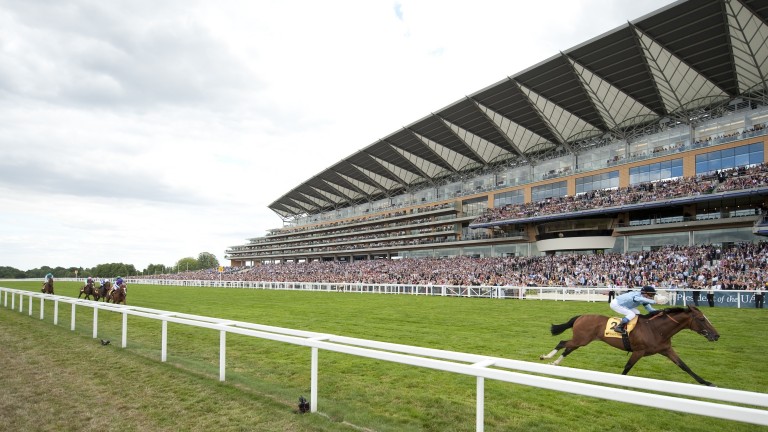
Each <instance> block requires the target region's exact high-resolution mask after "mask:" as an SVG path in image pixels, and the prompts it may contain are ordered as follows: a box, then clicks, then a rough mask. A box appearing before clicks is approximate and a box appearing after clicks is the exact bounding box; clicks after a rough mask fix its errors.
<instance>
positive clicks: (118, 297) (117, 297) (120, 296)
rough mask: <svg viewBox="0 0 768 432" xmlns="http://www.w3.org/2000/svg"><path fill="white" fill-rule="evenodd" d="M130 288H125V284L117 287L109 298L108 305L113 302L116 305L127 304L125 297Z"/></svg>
mask: <svg viewBox="0 0 768 432" xmlns="http://www.w3.org/2000/svg"><path fill="white" fill-rule="evenodd" d="M127 288H128V287H126V286H125V282H123V283H121V284H120V285H118V286H116V287H115V289H113V290H112V292H111V293H110V294H109V296H108V297H107V303H109V302H110V301H112V303H114V304H118V303H122V304H126V303H125V297H126V293H127V291H128V289H127Z"/></svg>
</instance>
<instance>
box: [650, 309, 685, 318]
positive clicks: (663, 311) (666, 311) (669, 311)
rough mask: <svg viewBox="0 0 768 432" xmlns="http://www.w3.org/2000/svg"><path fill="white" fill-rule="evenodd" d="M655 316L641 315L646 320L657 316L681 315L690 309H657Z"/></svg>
mask: <svg viewBox="0 0 768 432" xmlns="http://www.w3.org/2000/svg"><path fill="white" fill-rule="evenodd" d="M657 310H658V313H657V314H646V315H643V316H644V317H646V318H652V317H654V316H657V315H670V314H675V313H681V312H689V311H690V309H689V308H687V307H671V308H664V309H657Z"/></svg>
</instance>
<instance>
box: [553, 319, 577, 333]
mask: <svg viewBox="0 0 768 432" xmlns="http://www.w3.org/2000/svg"><path fill="white" fill-rule="evenodd" d="M580 316H581V315H576V316H575V317H573V318H571V319H570V320H569V321H568V322H567V323H564V324H552V327H551V328H550V329H549V331H551V332H552V336H557V335H559V334H560V333H562V332H564V331H566V330H568V329H569V328H571V327H573V323H575V322H576V320H577V319H578V318H579V317H580Z"/></svg>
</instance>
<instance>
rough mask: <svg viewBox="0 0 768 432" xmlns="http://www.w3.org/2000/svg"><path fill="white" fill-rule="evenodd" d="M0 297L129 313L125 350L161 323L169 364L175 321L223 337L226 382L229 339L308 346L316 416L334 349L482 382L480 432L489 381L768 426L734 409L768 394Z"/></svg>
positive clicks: (152, 312) (767, 420)
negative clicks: (138, 324) (324, 365)
mask: <svg viewBox="0 0 768 432" xmlns="http://www.w3.org/2000/svg"><path fill="white" fill-rule="evenodd" d="M0 296H1V297H2V299H1V301H2V305H3V306H4V307H6V308H10V309H11V310H17V309H18V312H19V313H24V310H25V303H26V311H27V313H28V314H29V316H33V315H34V313H33V308H34V303H35V299H37V300H38V301H39V316H40V319H44V317H45V305H46V303H49V304H50V303H51V302H52V303H53V323H54V325H58V315H59V304H60V303H65V304H70V305H71V308H72V313H71V322H70V328H71V330H74V329H75V320H76V316H77V315H76V311H77V307H78V306H81V307H86V308H91V309H93V337H94V338H96V337H98V317H99V312H100V311H104V312H107V313H118V314H122V340H121V345H120V346H121V347H123V348H125V347H127V346H128V316H129V315H131V316H137V317H143V318H149V319H154V320H157V321H160V325H161V326H162V332H161V341H160V344H161V354H160V361H163V362H164V361H166V359H167V354H168V349H167V347H168V323H169V322H171V323H178V324H184V325H189V326H194V327H200V328H207V329H211V330H216V331H218V332H219V380H220V381H225V379H226V358H227V334H228V333H233V334H240V335H245V336H251V337H256V338H261V339H267V340H272V341H278V342H283V343H289V344H293V345H300V346H306V347H308V348H310V349H311V363H310V371H311V375H310V381H311V382H310V404H311V410H312V412H316V411H317V409H318V398H317V393H318V374H319V370H318V369H319V361H318V357H319V351H320V350H326V351H332V352H337V353H344V354H349V355H354V356H359V357H366V358H371V359H377V360H383V361H389V362H395V363H401V364H407V365H411V366H417V367H423V368H429V369H435V370H440V371H445V372H452V373H457V374H462V375H469V376H474V377H476V380H477V381H476V382H477V396H476V405H477V409H476V419H475V421H476V430H477V431H483V430H484V415H485V406H484V396H485V379H492V380H497V381H503V382H509V383H515V384H523V385H528V386H532V387H538V388H543V389H549V390H555V391H560V392H566V393H573V394H578V395H583V396H589V397H595V398H600V399H609V400H625V401H632V403H633V404H636V405H644V406H648V407H654V408H660V409H665V410H671V411H679V412H684V413H688V414H699V415H704V416H709V417H716V418H721V419H726V420H734V421H739V422H745V423H750V424H757V425H764V426H768V410H765V409H756V408H746V407H742V406H736V405H731V404H745V405H751V406H756V407H768V395H767V394H763V393H754V392H746V391H741V390H731V389H724V388H713V387H704V386H700V385H694V384H686V383H678V382H670V381H662V380H655V379H649V378H641V377H633V376H625V375H617V374H611V373H605V372H595V371H589V370H583V369H574V368H567V367H562V366H553V365H547V364H540V363H532V362H524V361H519V360H510V359H505V358H498V357H488V356H482V355H477V354H466V353H460V352H454V351H443V350H436V349H430V348H420V347H414V346H408V345H399V344H392V343H386V342H376V341H370V340H365V339H356V338H349V337H344V336H336V335H332V334H325V333H315V332H308V331H301V330H293V329H286V328H280V327H272V326H265V325H259V324H252V323H247V322H241V321H231V320H225V319H219V318H211V317H205V316H198V315H190V314H183V313H177V312H171V311H163V310H157V309H149V308H142V307H135V306H126V305H114V304H109V303H99V302H94V301H91V300H80V299H76V298H73V297H64V296H57V295H50V294H42V293H37V292H31V291H23V290H16V289H10V288H4V287H0ZM532 373H533V374H544V375H549V377H545V376H538V375H532ZM552 377H558V378H552ZM561 378H569V379H577V380H579V381H588V382H594V383H596V384H589V383H584V382H574V381H569V380H565V379H561ZM604 384H610V385H612V386H622V387H628V388H635V389H641V390H642V391H635V390H625V389H620V388H614V387H605V386H604ZM646 391H656V392H662V393H667V394H673V395H679V396H693V397H698V398H705V399H709V400H714V401H720V402H726V403H715V402H706V401H700V400H692V399H685V398H681V397H676V396H665V395H659V394H654V393H647V392H646Z"/></svg>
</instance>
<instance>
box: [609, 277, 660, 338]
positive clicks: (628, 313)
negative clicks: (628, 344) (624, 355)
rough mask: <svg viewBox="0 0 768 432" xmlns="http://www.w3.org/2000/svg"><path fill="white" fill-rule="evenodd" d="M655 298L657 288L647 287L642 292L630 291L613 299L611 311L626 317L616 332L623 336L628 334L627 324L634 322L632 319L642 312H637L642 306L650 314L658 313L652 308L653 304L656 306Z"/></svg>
mask: <svg viewBox="0 0 768 432" xmlns="http://www.w3.org/2000/svg"><path fill="white" fill-rule="evenodd" d="M655 296H656V288H654V287H652V286H650V285H646V286H644V287H643V288H642V289H641V290H640V292H637V291H629V292H626V293H624V294H622V295H620V296H618V297H616V298H615V299H613V301H611V309H613V310H614V311H615V312H618V313H620V314H622V315H624V318H622V319H621V322H620V323H619V324H618V325H617V326H616V328H615V330H616V332H617V333H621V334H626V333H627V323H629V322H630V321H632V318H634V317H635V315H637V314H639V313H640V311H639V310H637V308H638V307H639V306H640V305H643V307H644V308H645V310H647V311H648V313H653V312H656V309H654V308H653V306H651V305H652V304H656V300H654V297H655Z"/></svg>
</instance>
